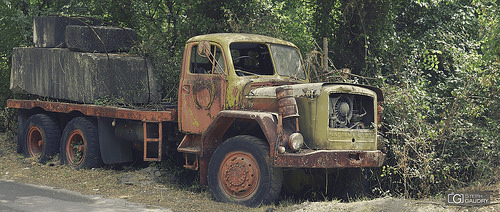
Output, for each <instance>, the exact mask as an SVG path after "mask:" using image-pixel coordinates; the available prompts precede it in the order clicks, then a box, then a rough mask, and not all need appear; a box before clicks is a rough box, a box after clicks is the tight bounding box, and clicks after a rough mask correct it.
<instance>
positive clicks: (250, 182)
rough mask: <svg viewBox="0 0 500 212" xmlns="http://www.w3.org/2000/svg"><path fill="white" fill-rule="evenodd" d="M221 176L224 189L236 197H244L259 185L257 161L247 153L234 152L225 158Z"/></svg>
mask: <svg viewBox="0 0 500 212" xmlns="http://www.w3.org/2000/svg"><path fill="white" fill-rule="evenodd" d="M219 177H222V181H221V182H222V184H223V185H222V187H223V188H224V190H226V191H227V192H228V193H229V194H232V195H234V197H236V198H244V197H246V196H248V195H249V194H251V193H252V192H253V191H254V190H255V188H256V187H257V185H258V169H257V163H256V162H255V159H254V158H253V157H252V156H251V155H248V154H247V153H242V152H238V153H233V154H231V155H228V156H227V157H226V158H225V160H224V162H223V164H222V167H221V172H220V175H219Z"/></svg>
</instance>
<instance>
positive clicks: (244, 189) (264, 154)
mask: <svg viewBox="0 0 500 212" xmlns="http://www.w3.org/2000/svg"><path fill="white" fill-rule="evenodd" d="M282 179H283V174H282V171H281V169H280V168H275V167H273V166H272V164H271V160H270V158H269V146H268V145H267V143H265V142H264V141H262V140H261V139H259V138H256V137H253V136H247V135H242V136H236V137H232V138H229V139H228V140H227V141H226V142H224V143H222V144H221V145H220V146H219V147H218V148H217V149H216V150H215V152H214V154H213V155H212V158H211V159H210V162H209V164H208V185H209V187H210V191H211V193H212V195H213V196H214V197H215V199H216V200H218V201H221V202H235V203H238V204H242V205H246V206H249V207H256V206H258V205H260V204H268V203H271V202H273V201H274V200H276V198H277V197H278V195H279V193H280V189H281V184H282Z"/></svg>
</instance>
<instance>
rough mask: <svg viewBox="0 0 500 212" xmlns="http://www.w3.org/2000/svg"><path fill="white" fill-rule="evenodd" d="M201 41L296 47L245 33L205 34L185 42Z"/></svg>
mask: <svg viewBox="0 0 500 212" xmlns="http://www.w3.org/2000/svg"><path fill="white" fill-rule="evenodd" d="M202 40H208V41H213V42H216V43H219V44H221V45H229V44H230V43H234V42H236V43H243V42H251V43H254V42H255V43H275V44H282V45H287V46H293V47H296V46H295V44H293V43H291V42H288V41H284V40H281V39H277V38H273V37H269V36H265V35H257V34H247V33H215V34H207V35H198V36H195V37H192V38H191V39H189V40H188V41H187V42H188V43H189V42H199V41H202Z"/></svg>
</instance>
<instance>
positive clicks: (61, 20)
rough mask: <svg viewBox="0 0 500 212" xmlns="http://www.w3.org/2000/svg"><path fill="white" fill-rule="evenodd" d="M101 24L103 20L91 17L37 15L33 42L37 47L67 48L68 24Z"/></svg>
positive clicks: (34, 21) (34, 23)
mask: <svg viewBox="0 0 500 212" xmlns="http://www.w3.org/2000/svg"><path fill="white" fill-rule="evenodd" d="M85 23H86V24H90V25H100V24H101V22H100V21H98V20H95V19H89V18H73V17H72V18H70V17H59V16H37V17H34V18H33V43H34V45H35V47H42V48H65V47H66V42H65V39H66V36H65V33H66V26H68V25H85Z"/></svg>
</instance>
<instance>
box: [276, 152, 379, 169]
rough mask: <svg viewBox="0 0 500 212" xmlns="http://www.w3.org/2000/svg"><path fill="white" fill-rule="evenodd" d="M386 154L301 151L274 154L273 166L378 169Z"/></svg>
mask: <svg viewBox="0 0 500 212" xmlns="http://www.w3.org/2000/svg"><path fill="white" fill-rule="evenodd" d="M385 156H386V154H384V153H383V152H382V151H380V150H373V151H363V150H301V152H299V153H284V154H276V155H275V157H274V166H276V167H289V168H357V167H380V166H382V164H383V163H384V160H385Z"/></svg>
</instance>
